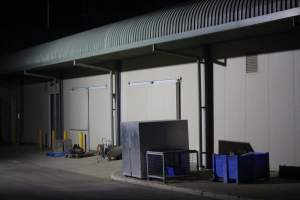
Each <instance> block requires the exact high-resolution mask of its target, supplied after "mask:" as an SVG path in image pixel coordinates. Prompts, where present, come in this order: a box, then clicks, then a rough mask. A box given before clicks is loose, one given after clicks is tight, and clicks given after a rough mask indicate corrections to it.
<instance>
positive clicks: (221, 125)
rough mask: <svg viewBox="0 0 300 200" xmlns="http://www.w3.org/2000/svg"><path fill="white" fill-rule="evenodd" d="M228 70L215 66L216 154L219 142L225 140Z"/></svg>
mask: <svg viewBox="0 0 300 200" xmlns="http://www.w3.org/2000/svg"><path fill="white" fill-rule="evenodd" d="M226 69H227V68H225V67H223V66H220V65H217V64H214V99H215V101H214V152H215V153H218V151H219V140H224V139H225V88H226V79H225V73H226Z"/></svg>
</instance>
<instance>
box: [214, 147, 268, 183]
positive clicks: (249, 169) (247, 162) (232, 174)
mask: <svg viewBox="0 0 300 200" xmlns="http://www.w3.org/2000/svg"><path fill="white" fill-rule="evenodd" d="M213 174H214V180H215V181H223V182H225V183H228V182H236V183H240V182H250V181H256V180H258V179H265V180H268V179H269V177H270V173H269V153H256V152H253V153H247V154H244V155H241V156H238V155H218V154H214V155H213Z"/></svg>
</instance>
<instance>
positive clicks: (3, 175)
mask: <svg viewBox="0 0 300 200" xmlns="http://www.w3.org/2000/svg"><path fill="white" fill-rule="evenodd" d="M0 152H1V153H0V199H1V200H6V199H9V200H11V199H43V200H44V199H51V200H54V199H71V200H76V199H81V200H86V199H149V200H150V199H151V200H152V199H164V200H166V199H207V198H199V196H192V195H187V194H183V193H179V192H174V191H166V190H160V189H154V188H147V187H143V186H137V185H133V184H129V183H122V182H115V181H112V180H110V179H109V177H110V175H111V172H112V171H113V170H115V168H120V164H121V163H120V162H118V161H117V162H114V163H113V162H110V163H108V162H107V161H104V162H101V163H100V164H96V158H95V157H91V158H87V159H79V160H77V159H75V160H74V159H66V158H48V157H46V156H44V153H42V152H40V153H39V152H38V151H37V150H36V149H35V148H32V147H9V146H6V147H0ZM109 166H110V167H109Z"/></svg>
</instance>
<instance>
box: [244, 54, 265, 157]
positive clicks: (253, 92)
mask: <svg viewBox="0 0 300 200" xmlns="http://www.w3.org/2000/svg"><path fill="white" fill-rule="evenodd" d="M268 73H269V70H268V55H259V56H258V71H257V72H255V73H248V74H246V89H245V91H246V98H245V101H246V118H245V123H246V124H245V125H246V133H245V141H247V142H250V144H251V145H252V147H253V149H254V150H255V151H259V152H268V151H269V128H268V127H269V120H268V118H269V115H268V112H269V109H268V101H269V98H268V77H269V75H268Z"/></svg>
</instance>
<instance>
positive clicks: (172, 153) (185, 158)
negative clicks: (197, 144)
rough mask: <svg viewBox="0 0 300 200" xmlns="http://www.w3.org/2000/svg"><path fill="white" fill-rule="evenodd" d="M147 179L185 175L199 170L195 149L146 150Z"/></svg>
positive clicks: (165, 178)
mask: <svg viewBox="0 0 300 200" xmlns="http://www.w3.org/2000/svg"><path fill="white" fill-rule="evenodd" d="M146 164H147V180H150V179H151V178H154V179H160V180H163V182H164V183H165V182H166V180H167V179H173V178H179V177H185V176H188V175H191V174H193V173H195V172H199V160H198V151H196V150H181V149H175V150H152V151H147V152H146Z"/></svg>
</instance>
